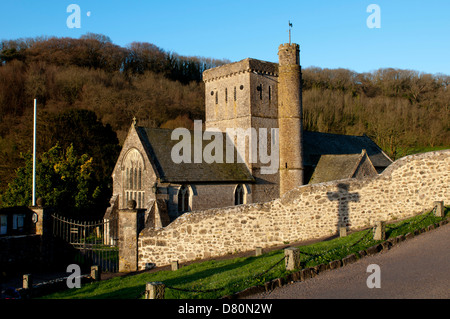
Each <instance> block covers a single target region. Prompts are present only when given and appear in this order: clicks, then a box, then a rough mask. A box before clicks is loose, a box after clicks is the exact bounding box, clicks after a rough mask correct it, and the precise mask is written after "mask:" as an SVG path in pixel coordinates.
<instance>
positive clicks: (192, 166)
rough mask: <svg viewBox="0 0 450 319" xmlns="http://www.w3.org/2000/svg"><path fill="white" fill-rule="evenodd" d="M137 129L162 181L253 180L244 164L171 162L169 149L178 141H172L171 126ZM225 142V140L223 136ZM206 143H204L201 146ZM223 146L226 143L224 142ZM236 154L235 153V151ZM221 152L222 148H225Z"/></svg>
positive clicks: (192, 142)
mask: <svg viewBox="0 0 450 319" xmlns="http://www.w3.org/2000/svg"><path fill="white" fill-rule="evenodd" d="M136 131H137V133H138V135H139V137H140V139H141V141H142V144H143V145H144V147H145V149H146V151H147V155H148V156H149V159H150V161H151V162H152V164H153V166H154V168H155V171H156V172H155V173H156V174H157V176H158V177H159V179H160V181H161V182H171V183H184V182H189V183H193V182H254V178H253V176H252V174H251V173H250V171H249V170H248V168H247V166H246V164H245V163H225V161H224V163H211V164H208V163H206V162H204V161H202V163H193V161H191V163H183V162H182V163H179V164H177V163H174V161H173V160H172V156H171V151H172V148H173V147H174V146H175V145H176V144H177V143H179V142H180V141H179V140H172V139H171V134H172V130H170V129H156V128H145V127H141V126H136ZM224 141H225V139H224ZM208 143H209V142H208V141H207V142H203V146H205V145H207V144H208ZM223 144H224V147H225V146H226V143H223ZM191 146H192V148H191V150H192V153H193V150H194V132H193V131H191ZM235 153H236V152H235ZM224 154H226V153H225V151H224Z"/></svg>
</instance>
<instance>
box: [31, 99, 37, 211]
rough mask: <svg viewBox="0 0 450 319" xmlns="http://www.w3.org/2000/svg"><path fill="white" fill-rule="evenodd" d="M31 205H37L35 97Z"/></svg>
mask: <svg viewBox="0 0 450 319" xmlns="http://www.w3.org/2000/svg"><path fill="white" fill-rule="evenodd" d="M31 206H36V99H34V123H33V192H32V203H31Z"/></svg>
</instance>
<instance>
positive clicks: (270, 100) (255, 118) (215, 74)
mask: <svg viewBox="0 0 450 319" xmlns="http://www.w3.org/2000/svg"><path fill="white" fill-rule="evenodd" d="M299 51H300V50H299V45H298V44H282V45H280V47H279V52H278V54H279V63H278V64H277V63H271V62H265V61H260V60H256V59H250V58H247V59H244V60H241V61H238V62H234V63H230V64H227V65H223V66H220V67H217V68H213V69H209V70H206V71H205V72H204V73H203V81H204V82H205V106H206V107H205V108H206V128H207V129H213V128H217V129H219V130H221V131H222V132H225V130H226V129H228V128H235V129H243V130H244V131H246V132H247V133H249V130H250V129H255V131H254V133H256V134H255V135H251V134H248V135H247V136H246V147H245V149H246V154H243V157H245V163H246V164H247V167H248V168H249V170H250V172H251V174H252V175H253V176H254V178H255V183H254V184H253V185H252V186H251V188H252V189H251V190H250V193H251V194H252V196H251V197H252V201H253V202H259V201H267V200H270V199H275V198H278V197H280V195H282V194H284V193H285V192H286V191H288V190H289V189H292V188H294V187H296V186H299V185H303V183H304V180H303V164H302V145H301V143H302V96H301V68H300V58H299ZM271 128H279V144H278V145H279V172H278V173H275V174H262V173H261V167H264V166H266V165H264V164H262V163H261V162H259V161H257V162H251V161H249V150H250V149H251V145H252V142H253V141H254V142H256V143H257V140H258V139H259V138H260V136H259V132H260V129H266V130H267V138H268V140H267V143H266V145H268V154H271V151H272V150H271V147H270V145H271V141H270V139H271V138H277V137H275V136H272V134H271ZM233 142H234V143H235V144H236V141H233ZM272 142H273V141H272ZM260 151H261V150H260V149H259V144H258V154H260Z"/></svg>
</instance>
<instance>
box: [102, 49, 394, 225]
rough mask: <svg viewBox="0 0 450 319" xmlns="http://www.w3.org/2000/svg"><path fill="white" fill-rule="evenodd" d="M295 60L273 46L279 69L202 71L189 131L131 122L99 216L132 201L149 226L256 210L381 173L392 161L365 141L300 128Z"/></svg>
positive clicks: (244, 66)
mask: <svg viewBox="0 0 450 319" xmlns="http://www.w3.org/2000/svg"><path fill="white" fill-rule="evenodd" d="M299 52H300V49H299V45H298V44H294V43H292V44H291V43H288V44H282V45H280V46H279V49H278V57H279V61H278V62H279V63H272V62H266V61H260V60H256V59H251V58H247V59H244V60H241V61H238V62H234V63H229V64H226V65H223V66H220V67H216V68H213V69H209V70H206V71H205V72H204V73H203V81H204V83H205V112H206V116H205V119H206V121H205V123H202V125H201V126H199V129H198V130H195V129H194V131H188V130H187V129H184V130H170V129H156V128H148V127H143V126H139V123H138V122H137V121H136V120H134V121H133V123H132V125H131V127H130V128H129V131H128V135H127V137H126V139H125V141H124V144H123V147H122V151H121V153H120V155H119V158H118V160H117V163H116V166H115V168H114V171H113V174H112V178H113V196H112V198H111V206H110V207H109V208H108V210H107V212H106V214H105V218H110V217H111V216H113V215H115V214H117V211H118V209H124V208H127V207H128V205H129V204H131V203H133V202H131V201H132V200H134V201H135V205H136V207H137V208H138V209H143V210H145V211H146V214H145V216H146V217H145V218H146V225H147V226H151V227H156V228H159V227H164V226H166V225H167V224H169V223H170V222H171V221H173V220H174V219H175V218H177V217H179V216H180V215H182V214H183V213H185V212H188V211H195V210H202V209H208V208H219V207H227V206H232V205H240V204H247V203H256V202H265V201H269V200H272V199H275V198H279V197H281V196H283V194H285V193H286V192H288V191H289V190H290V189H292V188H295V187H297V186H301V185H304V184H308V183H322V182H327V181H331V180H337V179H344V178H364V177H366V176H373V175H376V174H378V173H380V172H382V171H383V170H384V169H385V168H386V167H387V166H388V165H390V164H391V163H392V160H391V159H390V158H389V157H388V156H387V155H386V154H385V153H384V152H383V151H382V150H381V148H380V147H378V146H377V145H376V144H375V143H374V142H373V141H372V140H371V139H370V138H369V137H367V136H365V135H363V136H348V135H338V134H328V133H320V132H308V131H304V130H303V127H302V84H301V83H302V74H301V66H300V55H299ZM201 127H203V128H201ZM230 131H231V132H234V133H235V135H231V136H230V134H229V133H227V132H230ZM230 154H231V157H228V156H229V155H230ZM205 155H208V156H206V157H205ZM180 158H182V159H184V160H180ZM211 158H213V159H214V160H211ZM230 159H231V160H230ZM275 164H276V167H275V169H272V170H268V169H267V168H268V167H269V166H270V165H272V166H273V165H275Z"/></svg>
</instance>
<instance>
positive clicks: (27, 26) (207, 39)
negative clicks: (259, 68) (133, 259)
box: [0, 0, 450, 75]
mask: <svg viewBox="0 0 450 319" xmlns="http://www.w3.org/2000/svg"><path fill="white" fill-rule="evenodd" d="M1 1H2V3H1V11H0V39H17V38H23V37H36V36H43V35H45V36H57V37H74V38H78V37H80V36H81V35H83V34H85V33H87V32H93V33H101V34H104V35H107V36H109V37H110V38H111V39H112V41H113V42H114V43H115V44H118V45H120V46H126V45H128V44H129V43H131V42H134V41H137V42H150V43H153V44H155V45H157V46H159V47H161V48H162V49H164V50H166V51H173V52H176V53H179V54H181V55H188V56H204V57H212V58H218V59H221V58H227V59H229V60H231V61H238V60H241V59H244V58H247V57H251V58H256V59H261V60H266V61H272V62H277V50H278V45H279V44H281V43H285V42H288V31H287V30H288V21H291V23H292V24H293V29H292V42H295V43H299V44H300V48H301V64H302V66H303V67H309V66H318V67H321V68H339V67H342V68H348V69H351V70H354V71H356V72H369V71H373V70H376V69H378V68H386V67H393V68H401V69H412V70H417V71H421V72H427V73H433V74H436V73H444V74H448V75H450V58H449V56H450V1H448V0H426V1H425V0H422V1H419V0H409V1H403V0H340V1H337V0H322V1H320V0H316V1H313V0H308V1H306V0H296V1H287V0H277V1H273V0H271V1H266V0H258V1H257V0H240V1H236V0H226V1H214V0H210V1H206V0H198V1H193V0H184V1H179V0H172V1H152V0H128V1H123V0H122V1H119V0H108V1H104V0H96V1H93V0H91V1H87V0H68V1H67V0H48V1H45V0H42V1H31V0H27V1H25V0H14V1H10V0H8V1H7V0H1ZM70 4H77V5H78V6H79V7H80V9H81V11H80V23H81V27H80V28H68V26H67V24H66V20H67V18H68V17H69V16H70V14H71V12H69V13H68V12H66V9H67V6H68V5H70ZM370 4H377V5H378V6H379V8H380V12H381V13H380V21H381V25H380V26H381V27H380V28H369V27H368V26H367V23H366V20H367V18H368V17H369V16H370V15H371V12H367V11H366V9H367V7H368V6H369V5H370ZM88 13H90V15H89V16H88Z"/></svg>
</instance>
